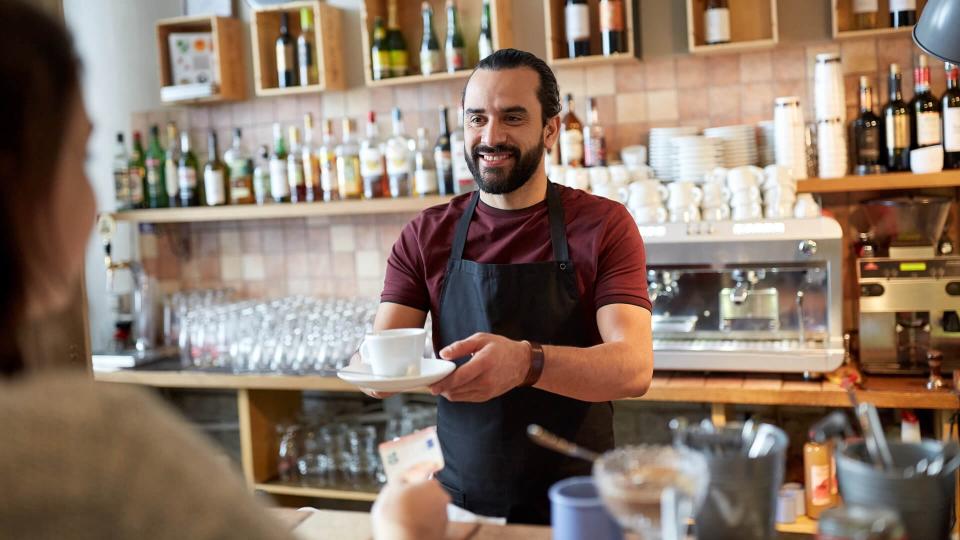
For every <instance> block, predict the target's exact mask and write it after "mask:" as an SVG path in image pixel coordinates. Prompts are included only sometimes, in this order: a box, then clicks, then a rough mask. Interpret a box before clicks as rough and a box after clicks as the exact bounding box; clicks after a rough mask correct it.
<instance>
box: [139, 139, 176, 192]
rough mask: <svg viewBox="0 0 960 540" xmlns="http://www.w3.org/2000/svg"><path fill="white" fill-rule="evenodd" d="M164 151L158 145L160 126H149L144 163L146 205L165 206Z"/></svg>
mask: <svg viewBox="0 0 960 540" xmlns="http://www.w3.org/2000/svg"><path fill="white" fill-rule="evenodd" d="M165 159H166V153H165V152H164V151H163V147H161V146H160V126H157V125H153V126H150V143H149V144H148V145H147V155H146V159H145V160H144V161H145V164H146V167H147V206H148V207H150V208H166V207H167V206H169V204H170V203H169V201H168V200H167V183H166V171H165V168H166V167H165V163H164V161H165Z"/></svg>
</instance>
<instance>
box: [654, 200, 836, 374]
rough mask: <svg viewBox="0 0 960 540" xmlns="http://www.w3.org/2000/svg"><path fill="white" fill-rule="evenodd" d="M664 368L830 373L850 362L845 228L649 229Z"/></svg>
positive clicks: (737, 224) (657, 357)
mask: <svg viewBox="0 0 960 540" xmlns="http://www.w3.org/2000/svg"><path fill="white" fill-rule="evenodd" d="M640 232H641V235H642V236H643V240H644V243H645V244H646V246H647V268H648V272H647V285H648V288H649V294H650V299H651V301H652V302H653V348H654V368H655V369H658V370H687V371H726V372H730V371H733V372H771V373H803V374H808V375H809V374H820V373H825V372H829V371H832V370H834V369H836V368H837V367H838V366H840V364H841V363H842V361H843V329H842V307H843V287H842V282H841V278H840V264H841V256H842V253H843V251H842V250H843V234H842V230H841V228H840V225H839V224H838V223H837V222H836V221H835V220H833V219H831V218H827V217H818V218H807V219H783V220H760V221H756V222H747V221H719V222H699V223H689V224H687V223H665V224H661V225H649V226H641V227H640Z"/></svg>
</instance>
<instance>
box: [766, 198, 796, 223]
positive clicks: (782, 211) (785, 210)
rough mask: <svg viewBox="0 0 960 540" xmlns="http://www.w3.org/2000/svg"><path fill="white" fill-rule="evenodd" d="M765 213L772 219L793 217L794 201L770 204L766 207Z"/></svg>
mask: <svg viewBox="0 0 960 540" xmlns="http://www.w3.org/2000/svg"><path fill="white" fill-rule="evenodd" d="M764 215H765V216H766V217H768V218H771V219H779V218H789V217H793V203H792V202H787V203H779V204H768V205H766V206H765V207H764Z"/></svg>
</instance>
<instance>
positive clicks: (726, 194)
mask: <svg viewBox="0 0 960 540" xmlns="http://www.w3.org/2000/svg"><path fill="white" fill-rule="evenodd" d="M720 194H721V196H722V197H723V202H724V203H729V202H730V197H731V195H733V194H732V193H731V192H730V188H728V187H727V186H720Z"/></svg>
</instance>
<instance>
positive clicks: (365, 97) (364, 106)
mask: <svg viewBox="0 0 960 540" xmlns="http://www.w3.org/2000/svg"><path fill="white" fill-rule="evenodd" d="M369 110H370V92H369V91H368V90H367V89H366V88H351V89H350V90H347V115H349V116H350V117H351V118H353V119H355V120H357V121H360V119H365V118H366V116H367V112H368V111H369Z"/></svg>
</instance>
